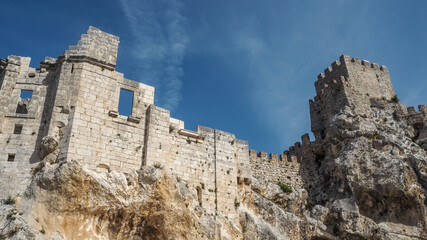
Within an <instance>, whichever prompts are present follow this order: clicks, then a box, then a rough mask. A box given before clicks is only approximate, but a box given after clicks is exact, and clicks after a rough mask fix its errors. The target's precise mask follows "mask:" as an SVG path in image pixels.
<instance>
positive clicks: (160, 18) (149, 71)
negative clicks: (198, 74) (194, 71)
mask: <svg viewBox="0 0 427 240" xmlns="http://www.w3.org/2000/svg"><path fill="white" fill-rule="evenodd" d="M121 6H122V10H123V12H124V13H125V16H126V19H127V20H128V22H129V26H130V29H131V32H132V35H133V37H134V50H133V57H134V58H135V60H136V62H135V68H137V69H138V72H137V74H138V76H139V78H140V79H139V80H140V81H141V82H144V83H148V84H150V85H154V86H155V87H156V88H157V90H156V104H157V105H160V106H162V107H164V108H166V109H170V110H173V109H174V108H176V107H177V106H178V104H179V102H180V101H181V99H182V96H181V93H180V90H181V86H182V81H181V77H182V75H183V70H182V67H181V66H182V61H183V56H184V53H185V49H186V45H187V42H188V35H187V33H186V29H185V17H184V16H183V15H182V14H181V12H182V10H183V8H184V7H185V5H184V3H183V2H181V1H179V0H121Z"/></svg>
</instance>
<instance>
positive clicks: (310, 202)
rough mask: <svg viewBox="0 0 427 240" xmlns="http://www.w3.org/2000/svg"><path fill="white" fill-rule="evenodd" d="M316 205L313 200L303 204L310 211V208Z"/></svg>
mask: <svg viewBox="0 0 427 240" xmlns="http://www.w3.org/2000/svg"><path fill="white" fill-rule="evenodd" d="M315 205H316V203H315V202H313V201H308V202H307V203H306V204H305V209H307V210H310V211H311V209H313V207H314V206H315Z"/></svg>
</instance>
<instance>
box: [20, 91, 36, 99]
mask: <svg viewBox="0 0 427 240" xmlns="http://www.w3.org/2000/svg"><path fill="white" fill-rule="evenodd" d="M31 98H33V90H21V99H31Z"/></svg>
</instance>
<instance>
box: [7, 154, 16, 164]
mask: <svg viewBox="0 0 427 240" xmlns="http://www.w3.org/2000/svg"><path fill="white" fill-rule="evenodd" d="M7 161H8V162H13V161H15V154H8V155H7Z"/></svg>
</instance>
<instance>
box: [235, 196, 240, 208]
mask: <svg viewBox="0 0 427 240" xmlns="http://www.w3.org/2000/svg"><path fill="white" fill-rule="evenodd" d="M239 206H240V202H239V201H237V198H234V207H235V208H238V207H239Z"/></svg>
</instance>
